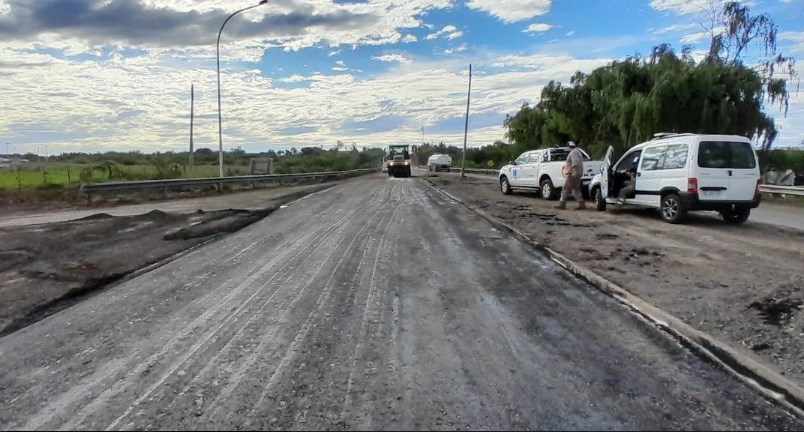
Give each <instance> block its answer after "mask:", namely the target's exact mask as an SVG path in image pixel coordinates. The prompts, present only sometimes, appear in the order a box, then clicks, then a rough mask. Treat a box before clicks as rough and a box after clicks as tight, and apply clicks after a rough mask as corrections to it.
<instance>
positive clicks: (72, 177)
mask: <svg viewBox="0 0 804 432" xmlns="http://www.w3.org/2000/svg"><path fill="white" fill-rule="evenodd" d="M87 166H88V165H80V164H70V165H66V164H49V165H46V166H45V165H39V164H31V165H26V166H22V167H20V169H19V170H17V168H15V167H11V168H0V189H19V188H21V189H30V188H37V187H43V186H44V185H66V184H70V183H73V184H80V183H81V179H80V174H81V171H83V170H84V169H85V168H86V167H87ZM123 170H125V173H126V177H127V178H126V180H151V179H154V178H157V177H158V176H157V170H156V167H154V166H152V165H131V166H125V167H123ZM224 173H225V174H226V175H227V176H228V175H244V174H248V168H247V167H243V166H234V167H233V166H224ZM217 176H218V166H217V165H200V166H196V167H195V168H194V169H193V171H192V172H188V173H187V174H184V175H182V176H180V177H179V178H199V177H217ZM92 181H93V182H104V181H109V180H108V179H107V178H106V175H105V174H104V173H100V172H97V171H96V172H94V173H93V175H92ZM112 181H120V179H115V180H112Z"/></svg>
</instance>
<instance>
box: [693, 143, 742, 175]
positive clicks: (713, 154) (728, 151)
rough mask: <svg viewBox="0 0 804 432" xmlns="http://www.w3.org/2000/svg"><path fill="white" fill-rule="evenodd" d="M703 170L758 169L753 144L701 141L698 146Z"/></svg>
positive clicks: (700, 165) (699, 162) (699, 160)
mask: <svg viewBox="0 0 804 432" xmlns="http://www.w3.org/2000/svg"><path fill="white" fill-rule="evenodd" d="M698 166H699V167H701V168H734V169H751V168H756V166H757V159H756V157H755V156H754V151H753V149H752V148H751V144H749V143H747V142H731V141H701V143H700V145H699V146H698Z"/></svg>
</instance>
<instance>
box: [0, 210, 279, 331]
mask: <svg viewBox="0 0 804 432" xmlns="http://www.w3.org/2000/svg"><path fill="white" fill-rule="evenodd" d="M275 209H276V207H271V208H267V209H265V210H259V211H245V210H223V211H215V212H200V211H199V212H196V213H191V214H170V213H165V212H162V211H159V210H154V211H151V212H149V213H146V214H143V215H139V216H126V217H113V216H110V215H108V214H105V213H99V214H96V215H92V216H89V217H86V218H83V219H79V220H75V221H70V222H61V223H54V224H45V225H31V226H27V227H22V228H7V229H0V335H2V334H7V333H10V332H13V331H16V330H18V329H20V328H22V327H25V326H26V325H29V324H31V323H33V322H36V321H38V320H40V319H42V318H44V317H46V316H48V315H51V314H53V313H55V312H57V311H59V310H61V309H63V308H65V307H68V306H70V305H71V304H74V303H75V302H77V301H80V300H81V299H83V298H85V297H86V296H87V295H91V294H92V293H94V292H96V291H97V290H98V289H100V288H103V287H105V286H107V285H108V284H110V283H112V282H115V281H117V280H120V279H121V278H123V277H125V276H126V275H129V274H131V273H132V272H134V271H136V270H139V269H141V268H144V267H148V266H150V265H153V264H155V263H159V262H161V261H163V260H165V259H167V258H169V257H171V256H174V255H175V254H177V253H179V252H181V251H184V250H187V249H189V248H192V247H194V246H196V245H199V244H201V243H204V242H206V241H208V240H210V239H213V238H215V237H216V236H218V235H221V234H224V233H229V232H233V231H236V230H238V229H241V228H243V227H244V226H246V225H249V224H251V223H254V222H255V221H257V220H259V219H261V218H263V217H265V216H266V215H268V214H270V213H271V212H272V211H274V210H275Z"/></svg>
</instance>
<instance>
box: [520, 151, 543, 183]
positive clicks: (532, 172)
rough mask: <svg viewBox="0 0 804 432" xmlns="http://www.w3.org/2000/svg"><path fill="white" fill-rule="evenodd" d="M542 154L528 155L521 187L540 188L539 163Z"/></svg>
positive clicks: (533, 153)
mask: <svg viewBox="0 0 804 432" xmlns="http://www.w3.org/2000/svg"><path fill="white" fill-rule="evenodd" d="M541 156H542V153H541V152H531V153H530V154H528V160H527V162H526V163H525V164H524V165H523V166H522V178H521V179H520V181H521V183H520V186H524V187H538V186H539V161H540V158H541Z"/></svg>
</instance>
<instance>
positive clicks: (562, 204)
mask: <svg viewBox="0 0 804 432" xmlns="http://www.w3.org/2000/svg"><path fill="white" fill-rule="evenodd" d="M553 208H557V209H559V210H565V209H566V208H567V202H566V201H560V202H559V203H558V204H556V205H554V206H553Z"/></svg>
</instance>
